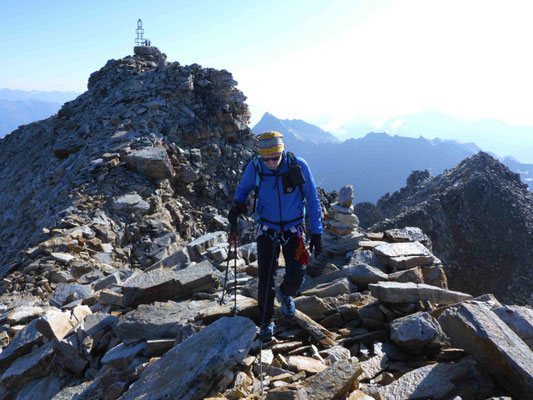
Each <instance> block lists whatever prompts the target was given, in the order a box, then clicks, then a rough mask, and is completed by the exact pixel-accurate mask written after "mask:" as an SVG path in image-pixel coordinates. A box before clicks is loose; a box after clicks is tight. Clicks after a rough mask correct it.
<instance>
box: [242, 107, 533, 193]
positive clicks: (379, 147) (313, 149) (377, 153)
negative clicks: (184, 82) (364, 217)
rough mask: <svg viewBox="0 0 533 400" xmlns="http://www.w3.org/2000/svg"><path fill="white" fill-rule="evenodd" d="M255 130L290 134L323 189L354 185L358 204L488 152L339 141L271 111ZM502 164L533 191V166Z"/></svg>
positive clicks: (415, 141) (389, 140)
mask: <svg viewBox="0 0 533 400" xmlns="http://www.w3.org/2000/svg"><path fill="white" fill-rule="evenodd" d="M294 121H297V125H298V126H299V127H300V129H299V130H298V131H297V132H298V135H297V136H296V134H295V133H294V132H293V131H294V130H295V129H294V128H293V126H292V123H293V122H294ZM307 127H309V129H310V131H312V132H313V133H312V134H311V135H310V137H312V138H313V139H312V141H311V140H307V134H306V130H305V129H306V128H307ZM311 127H312V128H311ZM282 128H283V129H285V131H283V130H282ZM252 130H253V131H254V132H255V133H259V132H262V131H266V130H278V131H280V132H281V133H283V134H284V135H286V136H284V139H285V142H286V147H287V149H288V150H291V151H293V152H294V153H295V154H297V155H301V156H302V157H304V158H305V159H306V160H307V162H308V163H309V164H310V165H311V168H312V171H313V175H314V178H315V181H316V183H317V185H318V186H320V187H322V188H323V189H325V190H327V191H331V190H339V189H340V188H341V187H342V186H344V185H348V184H352V185H354V188H355V201H356V202H357V203H359V202H376V201H377V200H378V199H379V198H380V197H381V196H383V195H385V194H386V193H392V192H394V191H397V190H399V189H400V188H401V187H403V186H404V185H405V182H406V179H407V177H408V176H409V175H410V174H411V172H412V171H415V170H428V171H430V173H431V174H432V175H438V174H440V173H442V172H444V171H445V170H446V169H448V168H451V167H453V166H455V165H457V164H458V163H459V162H461V161H462V160H464V159H465V158H467V157H470V156H472V155H474V154H476V153H478V152H479V151H480V150H482V149H481V148H480V147H478V146H477V145H476V144H474V143H460V142H458V141H455V140H441V139H432V140H430V139H426V138H424V137H422V136H420V137H418V138H411V137H402V136H398V135H396V136H391V135H389V134H387V133H384V132H381V133H376V132H372V133H368V134H366V136H364V137H363V138H359V139H348V140H345V141H344V142H339V141H335V140H332V139H331V136H332V134H331V133H329V132H325V131H323V130H321V129H320V128H318V127H316V126H313V125H311V124H308V123H305V122H304V121H300V120H278V119H277V118H275V117H274V116H273V115H272V114H268V113H267V114H265V116H264V117H263V118H262V119H261V121H259V123H258V124H257V125H256V126H254V128H252ZM287 132H288V133H289V134H287ZM321 132H323V133H322V138H320V134H321ZM502 162H503V163H504V164H505V165H506V166H507V167H508V168H509V169H511V170H512V171H513V172H515V173H520V175H521V178H522V180H523V181H524V182H526V183H527V184H528V185H529V187H530V188H533V179H532V178H533V165H529V164H522V163H519V162H518V161H516V160H514V159H512V158H509V157H507V158H504V159H503V160H502Z"/></svg>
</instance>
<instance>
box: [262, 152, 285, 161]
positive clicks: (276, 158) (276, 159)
mask: <svg viewBox="0 0 533 400" xmlns="http://www.w3.org/2000/svg"><path fill="white" fill-rule="evenodd" d="M262 158H263V162H269V161H279V159H280V158H281V154H280V155H279V156H275V157H262Z"/></svg>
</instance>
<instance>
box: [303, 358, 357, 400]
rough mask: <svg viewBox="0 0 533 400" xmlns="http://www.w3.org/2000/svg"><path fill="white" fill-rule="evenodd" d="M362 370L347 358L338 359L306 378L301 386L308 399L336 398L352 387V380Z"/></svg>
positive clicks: (323, 399)
mask: <svg viewBox="0 0 533 400" xmlns="http://www.w3.org/2000/svg"><path fill="white" fill-rule="evenodd" d="M362 372H363V370H362V369H361V367H360V366H359V364H357V363H353V362H351V361H349V360H340V361H337V362H336V363H334V364H333V365H332V366H331V367H329V368H327V369H325V370H324V371H322V372H319V373H318V374H316V375H314V376H312V377H310V378H307V379H306V380H305V381H304V382H303V383H302V385H301V387H302V388H303V389H304V390H305V392H306V394H307V397H308V398H309V399H313V400H329V399H337V398H341V397H342V396H344V395H345V394H347V393H348V392H349V391H350V390H351V389H352V387H353V385H354V382H355V381H356V380H357V377H358V376H359V375H361V373H362Z"/></svg>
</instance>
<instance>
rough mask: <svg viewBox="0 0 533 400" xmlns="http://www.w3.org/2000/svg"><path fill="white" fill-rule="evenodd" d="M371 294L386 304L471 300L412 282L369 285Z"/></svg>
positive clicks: (457, 293) (459, 293) (461, 294)
mask: <svg viewBox="0 0 533 400" xmlns="http://www.w3.org/2000/svg"><path fill="white" fill-rule="evenodd" d="M368 288H369V289H370V293H371V294H372V296H374V297H375V298H377V299H379V300H381V301H383V302H385V303H416V302H417V301H420V300H428V301H431V302H432V303H434V304H442V305H448V304H454V303H459V302H461V301H465V300H470V299H471V298H472V296H471V295H469V294H467V293H461V292H455V291H452V290H446V289H442V288H439V287H436V286H431V285H426V284H423V283H418V284H417V283H412V282H380V283H374V284H370V285H368Z"/></svg>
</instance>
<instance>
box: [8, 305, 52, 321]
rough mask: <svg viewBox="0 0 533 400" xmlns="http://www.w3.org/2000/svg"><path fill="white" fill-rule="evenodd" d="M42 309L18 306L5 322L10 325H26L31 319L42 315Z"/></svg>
mask: <svg viewBox="0 0 533 400" xmlns="http://www.w3.org/2000/svg"><path fill="white" fill-rule="evenodd" d="M43 313H44V309H43V308H42V307H37V306H19V307H16V308H14V309H13V311H11V312H10V313H9V314H8V316H7V322H8V323H9V324H10V325H19V324H23V323H28V322H29V321H31V320H32V319H35V318H37V317H40V316H41V315H43Z"/></svg>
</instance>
